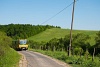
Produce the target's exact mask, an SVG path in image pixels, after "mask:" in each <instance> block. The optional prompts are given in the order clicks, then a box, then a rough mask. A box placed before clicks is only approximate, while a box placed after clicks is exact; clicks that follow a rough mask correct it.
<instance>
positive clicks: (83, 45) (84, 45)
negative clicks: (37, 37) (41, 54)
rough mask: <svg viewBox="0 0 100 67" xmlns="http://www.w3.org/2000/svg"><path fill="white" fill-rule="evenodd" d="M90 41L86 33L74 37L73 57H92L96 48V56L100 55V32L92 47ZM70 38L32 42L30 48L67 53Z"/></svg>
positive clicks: (67, 36)
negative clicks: (85, 55)
mask: <svg viewBox="0 0 100 67" xmlns="http://www.w3.org/2000/svg"><path fill="white" fill-rule="evenodd" d="M89 39H91V37H90V36H89V35H86V34H84V33H78V34H74V35H73V39H72V41H73V42H72V49H71V51H72V55H80V56H81V55H84V54H87V55H89V54H90V55H92V54H93V52H94V48H95V55H98V54H100V31H99V32H98V33H97V34H96V37H95V42H96V43H95V44H94V45H90V42H89ZM69 42H70V36H69V35H66V36H65V37H64V38H60V39H57V38H53V39H51V40H50V41H49V42H40V43H39V42H35V41H32V40H30V41H29V43H30V47H31V48H33V49H41V50H50V51H66V52H68V48H69V44H70V43H69Z"/></svg>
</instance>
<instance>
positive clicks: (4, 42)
mask: <svg viewBox="0 0 100 67" xmlns="http://www.w3.org/2000/svg"><path fill="white" fill-rule="evenodd" d="M11 44H12V38H10V37H8V36H6V34H5V33H3V32H0V67H18V62H19V59H20V55H19V54H18V53H17V52H16V51H15V50H13V49H12V48H10V46H11Z"/></svg>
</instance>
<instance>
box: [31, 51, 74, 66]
mask: <svg viewBox="0 0 100 67" xmlns="http://www.w3.org/2000/svg"><path fill="white" fill-rule="evenodd" d="M32 52H34V51H32ZM34 53H37V54H40V55H43V56H45V57H47V58H49V59H51V60H53V61H56V62H57V63H58V64H60V65H62V66H64V67H72V66H70V65H69V64H67V63H65V62H63V61H61V60H58V59H55V58H53V57H50V56H48V55H45V54H42V53H39V52H34Z"/></svg>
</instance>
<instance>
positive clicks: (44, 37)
mask: <svg viewBox="0 0 100 67" xmlns="http://www.w3.org/2000/svg"><path fill="white" fill-rule="evenodd" d="M97 32H98V31H89V30H73V31H72V33H73V34H77V33H84V34H87V35H89V36H90V37H91V39H90V40H89V41H90V43H91V45H93V44H94V43H95V40H94V39H95V36H96V33H97ZM68 34H70V30H69V29H60V28H52V29H47V30H46V31H44V32H42V33H39V34H37V35H35V36H32V37H29V38H28V40H33V41H36V42H41V41H44V42H48V41H49V40H51V39H52V38H63V37H65V35H68Z"/></svg>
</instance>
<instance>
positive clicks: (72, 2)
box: [41, 0, 79, 24]
mask: <svg viewBox="0 0 100 67" xmlns="http://www.w3.org/2000/svg"><path fill="white" fill-rule="evenodd" d="M77 1H79V0H76V1H75V2H77ZM73 3H74V2H72V3H71V4H69V5H68V6H67V7H65V8H63V9H62V10H60V11H59V12H58V13H56V14H55V15H53V16H52V17H50V18H49V19H47V20H46V21H44V22H42V23H41V24H44V23H46V22H48V21H49V20H51V19H52V18H54V17H55V16H57V15H58V14H60V13H61V12H63V11H64V10H65V9H67V8H68V7H70V6H71V5H72V4H73Z"/></svg>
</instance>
